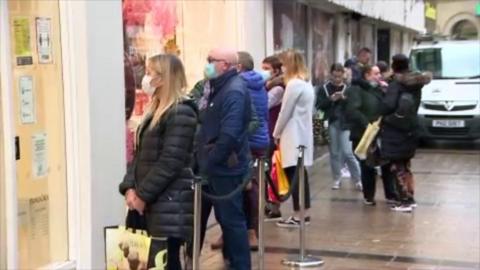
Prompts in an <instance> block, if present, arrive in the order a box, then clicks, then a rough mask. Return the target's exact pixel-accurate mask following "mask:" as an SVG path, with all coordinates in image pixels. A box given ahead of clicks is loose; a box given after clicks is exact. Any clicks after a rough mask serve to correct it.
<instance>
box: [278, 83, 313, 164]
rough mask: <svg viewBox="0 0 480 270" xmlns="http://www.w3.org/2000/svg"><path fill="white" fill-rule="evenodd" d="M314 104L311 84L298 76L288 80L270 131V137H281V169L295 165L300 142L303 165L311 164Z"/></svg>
mask: <svg viewBox="0 0 480 270" xmlns="http://www.w3.org/2000/svg"><path fill="white" fill-rule="evenodd" d="M314 104H315V92H314V90H313V87H312V85H311V84H310V83H308V82H305V81H303V80H300V79H293V80H290V81H289V82H288V84H287V87H286V89H285V94H284V96H283V100H282V109H281V110H280V114H279V116H278V120H277V124H276V125H275V130H274V132H273V137H274V138H275V139H280V152H281V155H282V167H283V168H287V167H291V166H295V165H297V159H298V153H299V152H298V146H299V145H303V146H305V147H306V149H305V166H312V165H313V148H314V145H313V118H312V116H313V108H314Z"/></svg>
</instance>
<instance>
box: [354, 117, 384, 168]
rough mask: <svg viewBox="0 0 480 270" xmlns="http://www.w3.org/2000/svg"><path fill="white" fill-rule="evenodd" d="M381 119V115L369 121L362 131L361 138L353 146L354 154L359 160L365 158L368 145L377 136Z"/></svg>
mask: <svg viewBox="0 0 480 270" xmlns="http://www.w3.org/2000/svg"><path fill="white" fill-rule="evenodd" d="M381 121H382V117H380V118H378V120H377V121H375V122H373V123H369V124H368V126H367V129H365V132H363V135H362V139H361V140H360V142H359V143H358V145H357V147H356V148H355V155H356V156H357V157H358V158H359V159H360V160H365V159H366V158H367V154H368V150H369V148H370V145H371V144H372V142H373V141H374V139H375V138H376V137H377V134H378V131H379V130H380V122H381Z"/></svg>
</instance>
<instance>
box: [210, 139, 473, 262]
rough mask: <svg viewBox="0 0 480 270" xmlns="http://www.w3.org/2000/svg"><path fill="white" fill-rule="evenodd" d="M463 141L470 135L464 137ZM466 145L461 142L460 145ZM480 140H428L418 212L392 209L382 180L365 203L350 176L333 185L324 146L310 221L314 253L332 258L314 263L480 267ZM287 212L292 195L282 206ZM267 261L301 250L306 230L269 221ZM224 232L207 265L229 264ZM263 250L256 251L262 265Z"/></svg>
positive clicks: (418, 169) (418, 165) (214, 232)
mask: <svg viewBox="0 0 480 270" xmlns="http://www.w3.org/2000/svg"><path fill="white" fill-rule="evenodd" d="M461 144H462V143H461ZM458 149H461V150H458ZM478 149H480V148H478V146H477V145H475V146H470V147H467V146H466V147H458V145H453V146H452V145H449V143H447V144H446V145H445V144H443V145H441V149H439V147H438V145H435V144H433V145H428V146H424V147H423V148H422V149H421V150H419V151H418V153H417V156H416V157H415V159H414V160H413V164H412V166H413V172H414V176H415V181H416V200H417V202H418V207H417V209H416V210H415V211H414V212H413V213H396V212H392V211H391V210H390V209H389V207H388V206H387V204H386V203H385V198H384V196H383V187H382V186H381V181H380V180H379V181H378V182H377V194H376V200H377V206H375V207H371V206H365V205H363V203H362V196H361V193H360V192H358V191H356V190H355V189H354V187H353V185H352V184H351V183H350V181H349V180H348V179H344V181H343V183H342V188H341V189H340V190H338V191H334V190H331V189H330V187H331V177H330V170H329V160H328V155H326V154H323V153H325V152H326V149H324V148H323V149H318V153H319V154H318V155H317V156H318V158H317V161H316V163H315V166H314V167H312V168H311V170H310V175H311V179H312V180H311V185H312V186H311V187H312V196H313V201H312V209H311V212H310V215H311V217H312V223H311V225H309V226H308V227H307V248H308V254H312V255H315V256H321V257H322V258H323V259H324V261H325V264H324V265H323V266H322V267H318V268H308V269H328V270H330V269H332V270H333V269H337V270H340V269H342V270H347V269H352V270H353V269H395V270H400V269H408V270H414V269H415V270H420V269H425V270H426V269H429V270H430V269H431V270H433V269H438V270H440V269H441V270H444V269H445V270H447V269H458V270H463V269H480V151H479V150H478ZM282 211H283V214H284V216H285V217H287V216H288V215H289V214H291V211H292V205H291V202H286V203H285V204H284V205H283V206H282ZM265 226H266V229H265V231H266V235H265V239H266V259H265V265H266V269H269V270H276V269H289V268H288V267H285V266H282V265H281V260H282V259H283V258H285V257H287V256H288V255H291V254H297V253H298V231H297V230H295V229H292V230H290V229H284V228H278V227H276V226H275V224H274V223H266V225H265ZM219 234H220V228H219V226H218V225H215V223H213V224H212V225H211V228H210V229H209V230H208V232H207V239H206V244H205V250H204V251H203V253H202V269H209V270H210V269H211V270H216V269H219V270H220V269H225V267H224V262H223V259H222V256H221V253H220V252H217V251H212V250H211V249H210V243H211V242H212V241H215V240H216V239H217V238H218V235H219ZM256 257H257V255H256V253H255V252H254V253H252V258H253V260H254V266H255V268H254V269H257V268H256V267H257V266H256V262H257V258H256Z"/></svg>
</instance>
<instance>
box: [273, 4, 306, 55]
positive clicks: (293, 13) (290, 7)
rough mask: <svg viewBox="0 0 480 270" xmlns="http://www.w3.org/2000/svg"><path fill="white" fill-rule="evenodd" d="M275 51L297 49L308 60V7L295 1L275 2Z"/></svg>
mask: <svg viewBox="0 0 480 270" xmlns="http://www.w3.org/2000/svg"><path fill="white" fill-rule="evenodd" d="M273 39H274V50H275V52H280V51H282V50H285V49H290V48H296V49H298V50H300V51H301V52H303V54H304V56H305V59H306V60H307V55H308V54H307V53H308V51H307V49H308V46H307V6H306V5H302V4H299V3H296V2H295V1H273Z"/></svg>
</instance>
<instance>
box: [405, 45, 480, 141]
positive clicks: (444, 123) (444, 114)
mask: <svg viewBox="0 0 480 270" xmlns="http://www.w3.org/2000/svg"><path fill="white" fill-rule="evenodd" d="M410 63H411V68H412V69H413V70H417V71H430V72H432V74H433V80H432V82H430V84H428V85H426V86H425V87H424V88H423V90H422V103H421V105H420V108H419V110H418V116H419V124H420V126H421V131H422V137H423V138H441V139H472V140H475V139H479V138H480V42H479V41H478V40H469V41H453V40H450V41H430V42H422V43H420V44H418V45H417V46H415V47H414V48H413V49H412V51H411V53H410Z"/></svg>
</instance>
